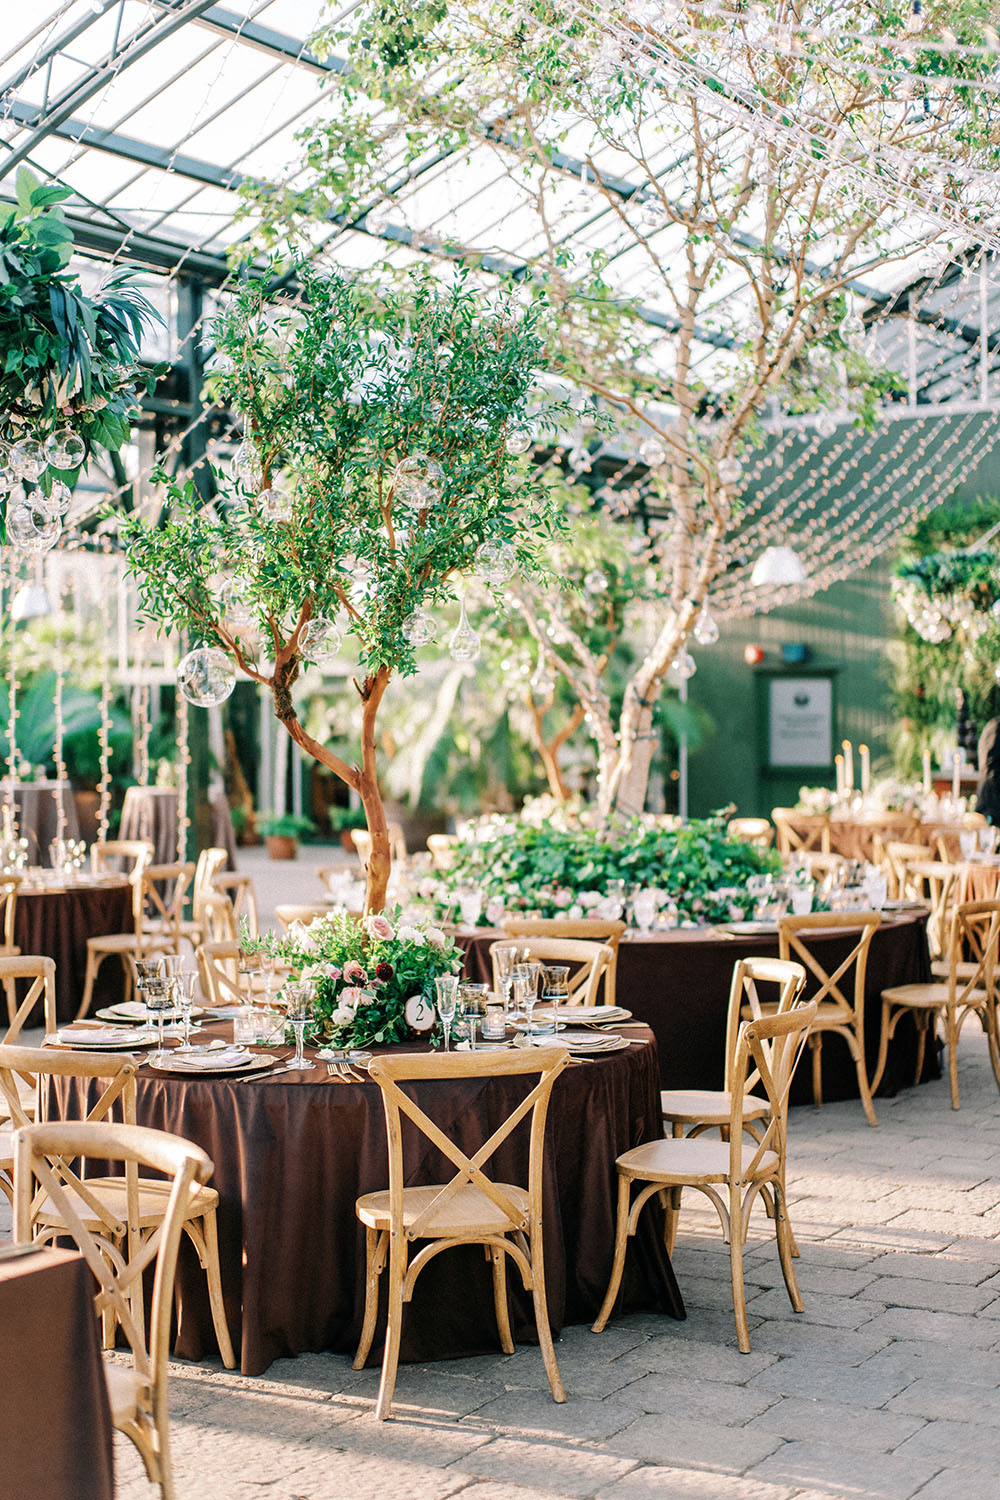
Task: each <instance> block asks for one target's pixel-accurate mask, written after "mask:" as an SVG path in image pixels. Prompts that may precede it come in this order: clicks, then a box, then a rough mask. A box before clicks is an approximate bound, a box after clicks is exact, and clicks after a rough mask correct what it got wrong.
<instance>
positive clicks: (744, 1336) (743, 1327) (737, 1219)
mask: <svg viewBox="0 0 1000 1500" xmlns="http://www.w3.org/2000/svg"><path fill="white" fill-rule="evenodd" d="M729 1275H730V1280H731V1281H732V1284H733V1313H734V1315H735V1317H736V1337H737V1340H738V1341H739V1346H740V1352H741V1353H742V1354H749V1353H750V1328H749V1325H748V1324H747V1294H746V1287H745V1286H744V1284H743V1216H742V1213H741V1211H740V1193H739V1189H738V1188H734V1189H733V1190H732V1192H731V1193H730V1195H729Z"/></svg>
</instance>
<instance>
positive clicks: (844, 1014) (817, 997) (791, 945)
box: [778, 911, 882, 1125]
mask: <svg viewBox="0 0 1000 1500" xmlns="http://www.w3.org/2000/svg"><path fill="white" fill-rule="evenodd" d="M881 921H882V918H881V917H880V916H879V914H878V912H877V911H844V912H840V911H827V912H810V913H809V914H808V915H806V916H800V917H795V916H791V917H782V918H781V919H780V921H779V922H778V954H779V957H781V958H784V959H796V960H798V961H799V962H800V963H802V964H803V965H804V966H805V969H806V972H807V975H809V976H811V980H812V981H813V982H812V983H810V982H809V981H808V980H807V991H806V999H807V1000H812V1001H814V1002H815V1003H816V1019H815V1020H814V1022H813V1023H812V1026H811V1028H810V1032H809V1047H810V1050H811V1051H812V1093H813V1103H814V1104H815V1106H816V1108H817V1109H819V1108H820V1107H821V1105H822V1103H823V1061H822V1049H823V1037H824V1035H826V1034H827V1033H833V1034H835V1035H836V1036H840V1037H843V1039H844V1041H845V1042H846V1043H847V1047H848V1050H849V1052H850V1054H851V1058H852V1060H853V1062H854V1070H855V1072H856V1074H857V1079H858V1092H859V1094H860V1095H861V1104H862V1107H863V1109H864V1112H865V1116H866V1118H867V1120H868V1123H869V1125H877V1124H878V1119H877V1117H876V1114H875V1109H874V1106H873V1105H872V1096H871V1089H870V1088H869V1086H868V1065H867V1062H866V1060H865V976H866V973H867V968H868V949H869V947H870V946H871V940H872V937H873V935H874V933H875V931H876V929H877V928H878V927H879V926H880V924H881ZM844 929H847V930H849V931H851V932H853V931H855V930H857V931H858V933H859V936H858V938H857V941H856V942H855V943H854V944H853V946H852V947H851V949H850V951H849V952H848V954H847V956H846V958H843V959H841V961H840V963H839V964H838V965H837V967H836V969H834V970H833V972H832V973H830V972H828V970H827V969H826V967H825V966H824V964H823V963H822V962H821V961H820V959H819V958H818V957H817V955H816V952H815V950H814V949H813V948H812V947H811V946H810V943H809V939H810V937H812V936H818V935H820V934H824V933H828V932H836V931H838V930H844ZM852 970H853V984H851V983H850V975H851V971H852ZM842 986H843V987H842Z"/></svg>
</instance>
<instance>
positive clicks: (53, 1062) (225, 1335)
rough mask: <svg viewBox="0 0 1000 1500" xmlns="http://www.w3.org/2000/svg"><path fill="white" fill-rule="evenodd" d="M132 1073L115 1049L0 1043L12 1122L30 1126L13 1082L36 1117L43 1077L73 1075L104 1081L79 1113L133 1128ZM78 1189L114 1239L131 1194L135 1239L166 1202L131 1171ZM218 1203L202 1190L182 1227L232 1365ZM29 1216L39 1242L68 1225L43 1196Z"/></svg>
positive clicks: (159, 1190)
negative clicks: (33, 1101) (31, 1099)
mask: <svg viewBox="0 0 1000 1500" xmlns="http://www.w3.org/2000/svg"><path fill="white" fill-rule="evenodd" d="M135 1070H136V1065H135V1063H134V1062H133V1061H132V1059H131V1058H130V1057H127V1056H124V1055H122V1054H119V1053H101V1054H100V1055H97V1054H95V1053H87V1052H56V1051H54V1050H53V1049H51V1048H48V1049H44V1048H39V1047H13V1046H0V1091H2V1093H3V1096H4V1097H5V1099H6V1101H7V1104H8V1107H9V1108H10V1113H11V1120H12V1121H13V1122H14V1123H15V1125H16V1126H23V1125H26V1124H28V1123H29V1120H28V1115H27V1112H26V1110H25V1109H24V1106H23V1105H19V1106H18V1112H17V1113H15V1109H14V1099H15V1097H17V1095H18V1094H19V1092H20V1086H19V1085H18V1083H17V1081H16V1080H17V1079H20V1080H21V1086H23V1085H24V1084H27V1085H29V1086H30V1087H31V1089H32V1090H33V1092H34V1093H35V1095H36V1098H37V1100H38V1113H39V1116H42V1115H44V1113H45V1110H44V1107H43V1106H44V1103H45V1099H44V1097H43V1094H42V1084H43V1081H44V1080H45V1079H49V1078H56V1077H61V1078H66V1079H77V1080H79V1081H80V1082H81V1083H82V1084H83V1085H84V1086H86V1084H87V1082H88V1081H92V1083H93V1085H94V1087H95V1088H96V1087H98V1086H99V1085H100V1084H103V1085H104V1088H103V1091H102V1092H101V1093H99V1095H98V1097H97V1098H96V1100H94V1102H93V1103H92V1104H90V1105H89V1108H87V1111H86V1115H85V1117H84V1118H85V1120H86V1121H87V1122H89V1123H94V1122H102V1121H109V1122H111V1123H113V1124H116V1125H121V1126H122V1127H124V1128H130V1127H133V1126H134V1125H135V1123H136V1118H135ZM88 1099H89V1095H88ZM73 1102H75V1101H74V1098H73V1096H71V1098H70V1103H71V1104H72V1103H73ZM114 1114H117V1115H119V1116H120V1119H118V1120H112V1115H114ZM2 1170H3V1163H2V1162H0V1171H2ZM59 1170H60V1172H62V1173H63V1175H64V1176H66V1177H67V1180H68V1178H69V1176H70V1175H72V1174H71V1173H70V1168H69V1166H68V1164H66V1165H64V1166H62V1167H60V1168H59ZM0 1185H2V1184H0ZM76 1191H77V1192H78V1195H79V1197H80V1200H81V1202H82V1203H85V1204H86V1205H88V1206H89V1209H90V1213H91V1218H92V1220H93V1224H92V1227H93V1228H94V1230H95V1232H100V1233H101V1234H104V1235H106V1236H109V1237H110V1238H112V1239H114V1238H115V1236H116V1235H118V1236H119V1237H121V1236H122V1235H124V1229H123V1228H122V1227H121V1226H122V1225H123V1224H124V1223H125V1214H126V1209H128V1210H129V1213H130V1214H131V1208H130V1207H129V1205H130V1204H131V1201H132V1198H133V1196H134V1193H136V1192H137V1193H138V1198H137V1199H136V1203H135V1213H136V1217H135V1225H136V1232H137V1233H138V1234H139V1236H140V1238H145V1237H147V1236H148V1235H149V1234H151V1233H152V1232H153V1231H154V1230H155V1229H156V1228H157V1226H158V1225H159V1224H160V1222H161V1221H162V1218H163V1214H164V1210H165V1206H166V1196H165V1190H164V1185H163V1183H162V1182H160V1181H158V1180H157V1179H155V1178H147V1177H139V1178H138V1179H137V1181H136V1183H135V1184H133V1183H132V1182H131V1181H130V1180H129V1177H128V1174H126V1175H125V1176H124V1177H94V1178H90V1179H89V1180H87V1181H86V1182H84V1183H82V1185H81V1186H80V1187H79V1188H78V1189H76ZM218 1206H219V1195H218V1193H217V1192H216V1190H215V1188H211V1187H206V1186H202V1187H200V1188H199V1189H198V1191H197V1193H195V1194H194V1195H193V1196H192V1198H191V1201H190V1203H189V1204H188V1207H187V1211H186V1213H185V1218H184V1224H183V1228H184V1233H185V1234H186V1235H187V1236H188V1238H189V1239H190V1241H191V1243H192V1245H193V1246H194V1248H195V1251H196V1253H197V1256H198V1260H199V1261H200V1263H201V1266H202V1269H203V1270H204V1272H205V1279H206V1282H207V1285H208V1297H209V1303H210V1306H211V1310H212V1322H213V1323H214V1325H215V1336H216V1339H217V1340H218V1344H219V1353H220V1355H221V1357H222V1362H223V1364H224V1365H225V1366H226V1368H227V1369H228V1370H231V1369H233V1368H234V1366H235V1364H236V1356H235V1354H234V1353H233V1345H232V1340H231V1339H230V1337H229V1325H228V1323H227V1321H226V1312H225V1307H224V1305H223V1300H222V1277H221V1272H220V1269H219V1242H218V1232H217V1228H216V1213H217V1210H218ZM81 1212H82V1210H81ZM32 1219H33V1223H34V1225H35V1238H36V1239H42V1240H57V1239H59V1238H60V1236H61V1235H62V1234H64V1233H65V1232H66V1230H65V1222H64V1220H63V1219H62V1218H61V1217H60V1215H59V1213H58V1212H57V1210H56V1209H55V1208H54V1207H53V1206H52V1205H50V1204H46V1203H45V1202H44V1201H43V1202H41V1203H39V1204H36V1205H35V1206H34V1208H33V1210H32ZM129 1222H130V1223H131V1222H132V1220H131V1219H130V1220H129ZM116 1226H118V1227H117V1228H116ZM113 1336H114V1330H113V1327H112V1326H111V1325H110V1324H108V1325H106V1327H105V1346H106V1347H107V1348H110V1347H111V1346H112V1342H113Z"/></svg>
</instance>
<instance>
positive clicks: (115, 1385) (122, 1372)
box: [104, 1365, 150, 1431]
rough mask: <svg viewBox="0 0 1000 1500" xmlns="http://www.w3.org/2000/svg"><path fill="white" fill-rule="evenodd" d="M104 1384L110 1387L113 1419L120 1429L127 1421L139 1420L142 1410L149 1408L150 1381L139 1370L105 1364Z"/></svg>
mask: <svg viewBox="0 0 1000 1500" xmlns="http://www.w3.org/2000/svg"><path fill="white" fill-rule="evenodd" d="M104 1384H105V1385H106V1386H107V1389H108V1405H109V1406H110V1407H111V1421H112V1424H113V1426H115V1427H116V1428H118V1429H119V1431H120V1430H121V1429H122V1427H123V1426H124V1425H125V1423H127V1422H135V1421H137V1420H138V1417H139V1414H140V1412H144V1411H148V1410H149V1404H150V1385H149V1381H148V1380H144V1379H143V1377H142V1376H141V1375H140V1374H139V1371H138V1370H127V1369H126V1368H125V1367H124V1365H105V1366H104Z"/></svg>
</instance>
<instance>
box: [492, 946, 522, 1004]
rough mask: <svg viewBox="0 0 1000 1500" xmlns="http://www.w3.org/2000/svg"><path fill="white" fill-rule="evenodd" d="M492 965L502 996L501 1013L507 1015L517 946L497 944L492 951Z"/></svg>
mask: <svg viewBox="0 0 1000 1500" xmlns="http://www.w3.org/2000/svg"><path fill="white" fill-rule="evenodd" d="M493 963H494V966H495V968H496V973H497V979H499V981H500V991H501V993H502V995H503V1012H504V1015H507V1013H508V1012H509V1010H510V992H511V988H512V986H513V984H514V967H515V965H516V963H517V944H516V943H497V944H496V946H495V947H494V949H493Z"/></svg>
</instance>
